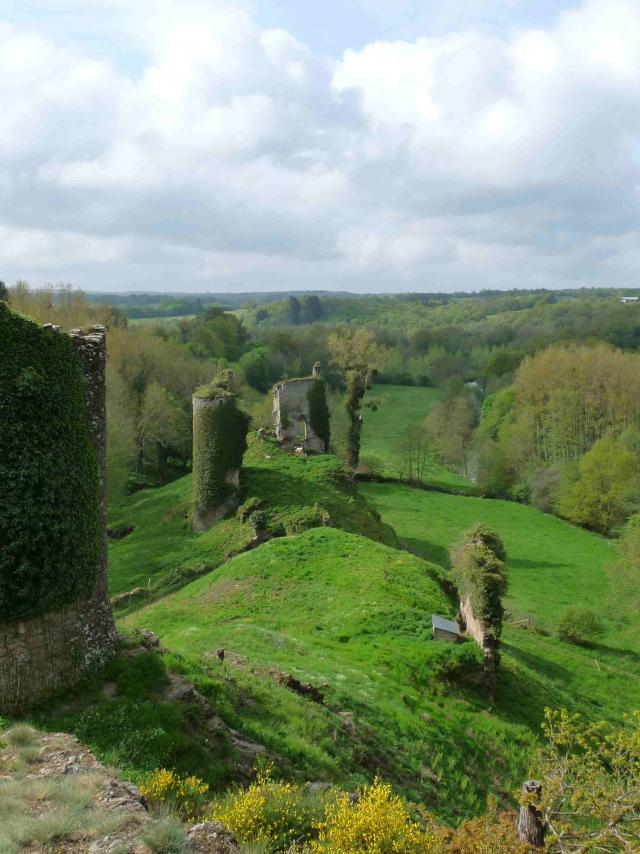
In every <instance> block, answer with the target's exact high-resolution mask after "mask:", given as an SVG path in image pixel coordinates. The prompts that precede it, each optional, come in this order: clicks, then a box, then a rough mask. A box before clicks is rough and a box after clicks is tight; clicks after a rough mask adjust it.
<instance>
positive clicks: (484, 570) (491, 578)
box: [451, 525, 507, 644]
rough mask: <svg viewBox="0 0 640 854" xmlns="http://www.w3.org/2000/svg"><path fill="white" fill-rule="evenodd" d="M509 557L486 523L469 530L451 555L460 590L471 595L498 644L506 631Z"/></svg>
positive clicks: (472, 606)
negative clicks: (504, 598)
mask: <svg viewBox="0 0 640 854" xmlns="http://www.w3.org/2000/svg"><path fill="white" fill-rule="evenodd" d="M506 557H507V555H506V551H505V548H504V545H503V543H502V540H501V539H500V537H499V536H498V534H496V532H495V531H493V530H491V528H487V527H486V526H485V525H475V526H474V527H473V528H471V529H470V530H469V531H467V532H466V534H464V535H463V537H462V540H461V541H460V543H458V545H457V546H455V548H454V549H453V551H452V554H451V561H452V565H453V575H454V579H455V582H456V584H457V586H458V591H459V593H460V595H461V596H466V597H467V598H468V600H469V604H470V605H471V609H472V611H473V613H474V615H475V617H476V619H478V620H482V622H483V623H484V624H485V627H486V634H487V636H488V637H489V638H490V639H491V640H493V642H494V643H495V644H497V643H498V640H499V638H500V634H501V632H502V619H503V616H504V607H503V605H502V597H503V596H504V594H505V592H506V590H507V575H506V571H505V565H504V562H505V560H506Z"/></svg>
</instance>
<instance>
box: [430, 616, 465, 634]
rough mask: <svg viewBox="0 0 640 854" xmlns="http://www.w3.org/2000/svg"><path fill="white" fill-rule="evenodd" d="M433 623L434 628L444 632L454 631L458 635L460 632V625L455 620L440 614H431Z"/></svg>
mask: <svg viewBox="0 0 640 854" xmlns="http://www.w3.org/2000/svg"><path fill="white" fill-rule="evenodd" d="M431 624H432V625H433V628H434V629H440V631H443V632H453V633H454V634H456V635H459V634H460V626H459V625H458V624H457V623H455V622H454V621H453V620H447V619H446V618H445V617H439V616H438V614H432V615H431Z"/></svg>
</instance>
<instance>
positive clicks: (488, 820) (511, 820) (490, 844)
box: [439, 813, 531, 854]
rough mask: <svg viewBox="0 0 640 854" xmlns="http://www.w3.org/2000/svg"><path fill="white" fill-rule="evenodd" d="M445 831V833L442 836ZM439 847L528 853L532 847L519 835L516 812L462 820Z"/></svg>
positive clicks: (453, 851)
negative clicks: (514, 814) (522, 840)
mask: <svg viewBox="0 0 640 854" xmlns="http://www.w3.org/2000/svg"><path fill="white" fill-rule="evenodd" d="M447 835H448V834H446V833H445V834H444V836H445V838H446V836H447ZM439 850H440V851H442V852H445V851H446V852H447V854H506V852H509V854H529V852H530V851H531V849H530V848H529V846H528V845H525V844H524V843H523V842H521V841H520V840H519V839H518V834H517V832H516V826H515V816H513V815H509V814H508V813H503V814H502V815H500V816H494V815H489V816H482V817H480V818H471V819H467V821H463V822H462V824H461V825H460V827H458V828H457V829H456V830H454V831H452V832H451V834H450V836H449V838H448V839H447V842H446V845H443V846H442V847H441V848H440V849H439Z"/></svg>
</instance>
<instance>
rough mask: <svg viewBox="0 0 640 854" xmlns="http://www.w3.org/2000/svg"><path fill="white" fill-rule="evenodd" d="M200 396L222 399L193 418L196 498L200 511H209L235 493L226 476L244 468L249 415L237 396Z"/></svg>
mask: <svg viewBox="0 0 640 854" xmlns="http://www.w3.org/2000/svg"><path fill="white" fill-rule="evenodd" d="M196 397H198V398H200V399H216V400H221V402H220V403H219V404H218V405H217V406H203V407H201V408H200V409H198V411H197V413H194V419H193V497H194V501H195V505H196V507H197V508H198V510H200V511H207V510H213V509H215V508H216V507H219V506H220V505H221V504H222V503H223V501H224V500H225V499H226V498H228V497H229V495H231V493H232V492H233V487H232V486H231V485H230V484H228V483H225V475H226V474H227V472H228V471H229V469H239V468H240V466H241V465H242V458H243V456H244V452H245V451H246V450H247V430H248V429H249V416H248V415H247V414H246V413H244V412H242V411H241V410H240V409H238V407H237V405H236V399H235V396H234V395H233V394H230V393H229V392H227V391H224V390H222V389H219V388H211V387H209V388H206V389H200V390H198V391H197V392H196Z"/></svg>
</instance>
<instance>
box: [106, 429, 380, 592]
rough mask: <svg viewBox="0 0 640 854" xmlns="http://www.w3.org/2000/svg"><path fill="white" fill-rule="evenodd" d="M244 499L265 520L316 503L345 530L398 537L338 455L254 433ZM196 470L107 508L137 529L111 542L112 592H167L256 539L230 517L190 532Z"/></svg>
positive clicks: (282, 520) (274, 522)
mask: <svg viewBox="0 0 640 854" xmlns="http://www.w3.org/2000/svg"><path fill="white" fill-rule="evenodd" d="M242 488H243V492H244V497H245V499H248V498H258V499H260V500H262V501H263V506H262V507H261V509H263V510H265V512H266V513H267V514H268V527H270V528H272V529H274V530H275V529H277V528H278V527H280V526H282V525H283V524H284V525H287V524H290V523H292V522H294V521H295V518H296V517H297V516H299V515H300V514H301V513H302V514H304V512H308V511H310V510H312V509H313V508H314V507H315V506H316V505H318V506H319V507H321V508H324V509H326V510H327V511H328V513H329V515H330V517H331V518H332V520H338V521H337V524H339V525H340V527H341V528H344V529H345V530H347V531H353V532H355V533H361V534H364V535H365V536H368V537H371V538H372V539H376V540H381V541H382V542H386V543H389V544H391V545H394V544H395V537H394V536H393V532H392V531H390V530H389V529H386V528H385V527H384V526H382V525H381V524H380V523H379V522H378V520H377V519H376V518H375V516H374V514H372V512H371V509H370V508H369V505H368V504H367V503H366V502H365V501H363V500H362V499H361V498H360V497H359V495H357V494H355V493H354V492H353V491H352V490H350V489H349V487H348V486H347V484H346V481H345V478H344V470H343V468H342V466H341V464H340V463H339V462H338V460H336V459H335V458H334V457H331V456H319V457H308V458H306V459H298V458H296V459H294V458H293V457H291V456H290V455H289V454H285V453H284V452H282V451H280V450H279V449H278V448H277V446H276V445H275V444H274V443H273V442H269V441H261V440H259V439H257V438H255V436H252V437H250V441H249V449H248V451H247V453H246V455H245V460H244V467H243V471H242ZM190 509H191V476H190V475H188V476H187V477H184V478H181V479H180V480H177V481H174V482H173V483H171V484H169V485H167V486H165V487H163V488H161V489H147V490H143V491H141V492H137V493H135V494H134V495H132V496H130V497H129V498H128V499H126V500H125V501H124V502H123V503H122V504H121V505H119V506H118V507H117V508H115V509H114V510H113V511H112V512H111V514H110V524H111V525H112V527H121V526H133V528H134V530H133V533H131V534H129V536H127V537H125V539H123V540H116V541H114V542H112V543H111V544H110V547H109V561H110V589H111V593H112V594H118V593H123V592H125V591H129V590H132V589H133V588H135V587H149V588H151V589H152V590H155V591H157V592H166V591H167V590H171V589H175V588H176V587H179V586H181V585H182V584H183V583H185V582H186V581H188V580H190V578H192V577H193V576H194V575H197V574H202V573H204V572H207V571H210V570H212V569H215V568H216V567H218V566H219V565H220V564H221V563H223V562H224V561H225V560H226V559H227V558H228V557H230V556H232V555H234V554H237V553H238V552H240V551H242V550H243V549H244V548H246V547H247V545H248V544H249V543H250V541H251V534H252V531H251V527H250V525H249V524H248V523H242V522H240V521H238V520H237V519H236V518H231V519H226V520H224V521H222V522H220V523H219V524H217V525H215V526H214V527H213V528H212V529H211V530H210V531H208V532H207V533H205V534H199V535H196V534H194V533H192V532H191V530H190V526H189V515H190Z"/></svg>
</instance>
